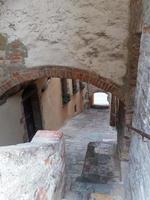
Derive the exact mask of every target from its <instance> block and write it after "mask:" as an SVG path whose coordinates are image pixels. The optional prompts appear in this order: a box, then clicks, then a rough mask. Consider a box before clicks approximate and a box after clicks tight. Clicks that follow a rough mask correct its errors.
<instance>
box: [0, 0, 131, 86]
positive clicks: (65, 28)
mask: <svg viewBox="0 0 150 200" xmlns="http://www.w3.org/2000/svg"><path fill="white" fill-rule="evenodd" d="M0 16H1V17H0V30H1V31H0V32H2V33H3V34H7V36H8V42H9V43H11V42H13V41H18V40H19V41H21V43H23V44H24V47H25V49H27V50H28V55H27V54H24V58H25V59H24V61H25V64H26V67H37V66H44V65H60V66H71V67H79V68H81V69H87V70H90V71H94V72H96V73H98V74H100V75H101V76H102V77H105V78H108V79H111V80H112V81H113V82H115V83H117V84H119V85H122V84H123V77H124V76H125V74H126V64H127V40H128V26H129V0H115V1H113V2H112V1H111V0H108V1H103V0H94V1H93V0H88V1H87V0H82V1H80V0H76V1H70V0H42V1H37V0H32V1H28V0H25V1H24V0H13V2H12V1H10V0H5V1H4V0H1V1H0ZM22 53H24V51H23V52H21V54H15V55H14V57H13V58H14V59H17V58H18V59H20V56H21V55H23V54H22ZM0 54H1V52H0ZM1 55H3V53H2V54H1ZM6 60H7V59H6ZM5 64H6V65H7V63H5Z"/></svg>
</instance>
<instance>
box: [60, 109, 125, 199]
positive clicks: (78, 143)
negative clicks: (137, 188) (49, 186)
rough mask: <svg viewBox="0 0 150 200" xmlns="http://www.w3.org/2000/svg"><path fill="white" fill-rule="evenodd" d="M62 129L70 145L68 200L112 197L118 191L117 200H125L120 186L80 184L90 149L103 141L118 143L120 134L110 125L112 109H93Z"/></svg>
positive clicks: (66, 144) (67, 147)
mask: <svg viewBox="0 0 150 200" xmlns="http://www.w3.org/2000/svg"><path fill="white" fill-rule="evenodd" d="M61 130H62V131H63V133H64V135H65V146H66V173H67V178H66V193H65V197H64V199H65V200H89V199H92V198H90V195H91V194H92V193H93V192H94V193H98V194H99V193H104V194H109V195H111V194H112V193H113V192H114V191H117V195H118V196H115V200H122V198H121V197H120V195H119V194H120V193H121V192H122V187H121V185H120V184H119V181H118V183H117V182H116V183H113V184H112V183H108V184H101V183H99V184H96V183H89V182H81V181H78V179H79V177H80V176H81V174H82V170H83V165H84V160H85V155H86V151H87V146H88V144H89V143H90V142H96V141H102V142H109V141H110V142H111V143H112V142H113V143H114V144H116V140H117V133H116V130H115V128H112V127H110V126H109V110H107V109H103V110H97V109H89V110H86V111H84V112H83V113H81V114H79V115H77V116H76V117H74V118H72V119H71V120H70V121H69V122H67V123H66V125H64V126H63V127H62V128H61Z"/></svg>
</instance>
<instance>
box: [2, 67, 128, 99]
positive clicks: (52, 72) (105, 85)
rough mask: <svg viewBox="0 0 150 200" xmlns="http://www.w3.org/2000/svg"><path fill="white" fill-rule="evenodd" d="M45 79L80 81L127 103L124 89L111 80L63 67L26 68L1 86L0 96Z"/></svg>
mask: <svg viewBox="0 0 150 200" xmlns="http://www.w3.org/2000/svg"><path fill="white" fill-rule="evenodd" d="M43 77H55V78H56V77H57V78H68V79H79V80H81V81H84V82H88V83H90V84H92V85H94V86H96V87H98V88H101V89H102V90H104V91H106V92H111V93H112V94H113V95H115V96H117V97H118V98H119V99H120V100H121V101H122V102H125V97H124V93H123V91H122V88H121V87H120V86H119V85H117V84H115V83H114V82H112V81H111V80H110V79H107V78H104V77H101V76H100V75H98V74H96V73H95V72H91V71H88V70H83V69H79V68H71V67H63V66H42V67H35V68H24V69H20V70H18V71H14V72H11V74H10V77H9V78H8V79H7V80H5V81H3V83H1V84H0V96H2V95H4V94H5V93H6V92H7V91H8V90H10V89H11V88H13V87H15V86H17V85H20V84H23V83H25V82H28V81H33V80H37V79H40V78H43Z"/></svg>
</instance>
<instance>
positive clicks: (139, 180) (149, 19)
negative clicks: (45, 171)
mask: <svg viewBox="0 0 150 200" xmlns="http://www.w3.org/2000/svg"><path fill="white" fill-rule="evenodd" d="M144 3H145V5H144V14H145V22H144V31H143V35H142V40H141V50H140V59H139V69H138V80H137V90H136V98H135V100H136V101H135V113H134V117H133V126H134V127H135V128H137V129H140V130H142V131H144V132H146V133H149V132H150V131H149V130H150V117H149V116H150V109H149V108H150V78H149V77H150V1H149V0H145V1H144ZM149 155H150V141H149V140H147V139H144V141H143V140H142V138H141V136H138V135H136V134H135V135H133V136H132V142H131V148H130V158H129V173H128V179H127V184H126V185H127V188H126V195H127V196H126V198H125V199H127V200H150V187H149V186H150V156H149Z"/></svg>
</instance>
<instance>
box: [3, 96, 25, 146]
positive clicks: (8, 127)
mask: <svg viewBox="0 0 150 200" xmlns="http://www.w3.org/2000/svg"><path fill="white" fill-rule="evenodd" d="M21 119H22V110H21V96H20V95H19V94H18V95H15V96H13V97H11V98H9V99H8V100H7V102H6V103H5V104H3V105H1V106H0V145H10V144H17V143H22V142H23V134H24V126H23V124H22V123H21Z"/></svg>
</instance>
